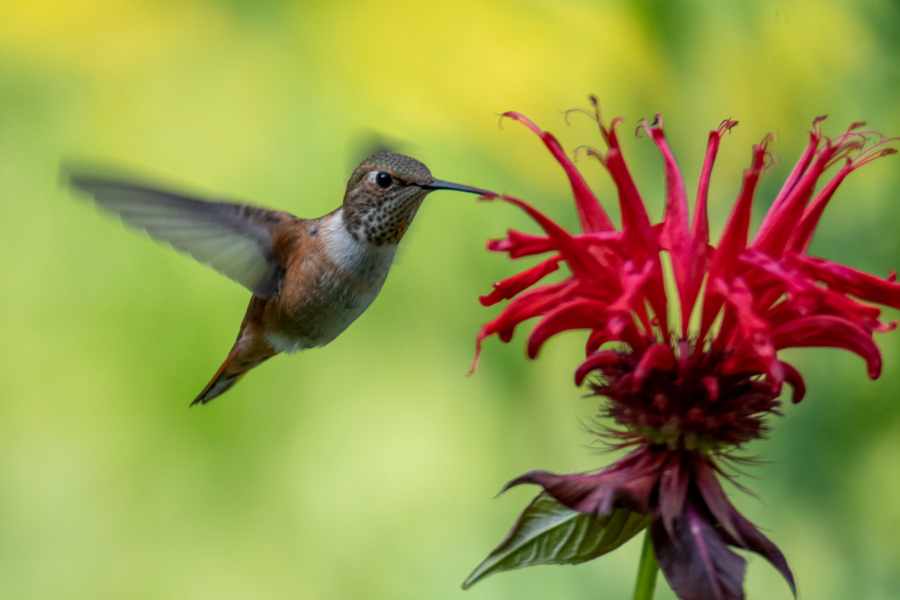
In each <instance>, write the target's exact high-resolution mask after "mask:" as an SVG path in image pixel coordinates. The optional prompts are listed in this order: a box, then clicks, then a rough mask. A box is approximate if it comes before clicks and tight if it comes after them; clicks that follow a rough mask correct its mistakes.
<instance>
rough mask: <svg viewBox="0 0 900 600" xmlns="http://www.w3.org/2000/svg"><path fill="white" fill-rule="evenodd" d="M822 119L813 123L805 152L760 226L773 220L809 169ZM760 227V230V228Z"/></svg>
mask: <svg viewBox="0 0 900 600" xmlns="http://www.w3.org/2000/svg"><path fill="white" fill-rule="evenodd" d="M823 119H825V117H817V118H816V119H815V120H814V121H813V130H812V131H810V132H809V144H807V146H806V150H804V151H803V154H802V155H801V156H800V160H798V161H797V164H796V165H794V168H793V169H792V170H791V174H790V175H789V176H788V178H787V180H786V181H785V182H784V185H783V186H782V187H781V191H780V192H778V196H776V197H775V200H774V201H773V202H772V206H771V207H769V212H768V213H766V216H765V217H764V218H763V222H762V225H766V223H767V222H768V221H770V220H772V219H773V218H775V213H776V211H777V210H778V209H779V208H780V207H781V205H782V204H783V203H784V201H785V199H786V198H787V197H788V195H790V193H791V192H792V191H793V190H794V188H795V187H796V186H797V182H798V181H800V178H801V177H802V176H803V174H804V173H805V172H806V170H807V169H808V168H809V165H810V163H811V162H812V160H813V158H814V157H815V155H816V149H817V148H818V147H819V142H820V141H822V131H821V128H820V127H819V123H820V122H821V121H822V120H823ZM762 225H761V226H760V228H762Z"/></svg>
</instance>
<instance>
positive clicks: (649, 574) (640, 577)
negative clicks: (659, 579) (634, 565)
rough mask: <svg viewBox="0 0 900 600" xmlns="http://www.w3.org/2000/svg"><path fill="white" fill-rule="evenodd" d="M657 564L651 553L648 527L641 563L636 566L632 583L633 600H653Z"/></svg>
mask: <svg viewBox="0 0 900 600" xmlns="http://www.w3.org/2000/svg"><path fill="white" fill-rule="evenodd" d="M657 571H659V564H658V563H657V562H656V555H655V554H653V541H652V540H651V539H650V527H647V529H646V532H645V533H644V548H643V550H641V564H640V565H639V566H638V574H637V583H635V584H634V600H653V592H654V591H655V590H656V573H657Z"/></svg>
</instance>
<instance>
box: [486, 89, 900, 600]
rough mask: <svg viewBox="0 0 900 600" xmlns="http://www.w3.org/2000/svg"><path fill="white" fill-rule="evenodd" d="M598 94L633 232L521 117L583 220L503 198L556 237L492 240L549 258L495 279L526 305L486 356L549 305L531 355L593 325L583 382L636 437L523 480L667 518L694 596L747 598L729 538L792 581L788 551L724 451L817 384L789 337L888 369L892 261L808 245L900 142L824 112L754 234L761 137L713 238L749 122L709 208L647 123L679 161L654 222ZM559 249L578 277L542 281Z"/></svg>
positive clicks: (579, 374) (677, 578) (654, 528)
mask: <svg viewBox="0 0 900 600" xmlns="http://www.w3.org/2000/svg"><path fill="white" fill-rule="evenodd" d="M594 106H595V110H594V112H593V113H589V114H591V116H592V117H593V118H595V119H596V121H597V123H598V124H599V125H600V131H601V133H602V135H603V138H604V140H605V142H606V145H607V147H608V150H607V152H606V153H605V154H601V153H599V152H596V151H589V154H591V155H592V156H594V157H596V158H598V159H599V160H600V162H601V163H602V164H603V165H604V166H605V167H606V169H607V171H608V172H609V174H610V176H611V177H612V179H613V182H614V183H615V185H616V188H617V190H618V195H619V205H620V208H621V214H622V228H621V230H617V229H615V228H614V226H613V225H612V223H611V221H610V220H609V218H608V217H607V215H606V213H605V211H604V210H603V208H602V207H601V205H600V203H599V202H598V201H597V199H596V197H595V196H594V194H593V193H592V192H591V190H590V188H589V187H588V186H587V184H586V183H585V181H584V179H583V178H582V177H581V175H580V173H579V172H578V170H577V169H576V168H575V166H574V164H573V163H572V162H571V161H570V160H569V158H568V157H567V156H566V155H565V153H564V152H563V150H562V147H561V146H560V144H559V142H557V140H556V139H555V138H554V137H553V136H552V135H551V134H549V133H546V132H544V131H542V130H541V129H539V128H538V127H537V126H536V125H535V124H534V123H532V122H531V121H529V120H528V119H527V118H525V117H524V116H522V115H520V114H518V113H514V112H510V113H506V114H505V116H506V117H510V118H512V119H515V120H516V121H519V122H521V123H523V124H525V125H526V126H527V127H528V128H530V129H531V130H532V131H534V132H535V133H536V134H537V135H539V136H540V137H541V139H542V140H543V142H544V144H545V145H546V146H547V148H548V149H549V150H550V151H551V153H552V154H553V156H554V157H555V158H556V159H557V161H559V163H560V164H561V165H562V167H563V168H564V170H565V172H566V174H567V176H568V178H569V181H570V183H571V186H572V191H573V194H574V196H575V205H576V209H577V211H578V217H579V222H580V224H581V232H580V233H574V234H573V233H570V232H568V231H566V230H564V229H563V228H562V227H560V226H559V225H557V224H556V223H554V222H553V221H551V220H550V219H548V218H547V217H546V216H545V215H543V214H542V213H541V212H539V211H537V210H536V209H534V208H533V207H531V206H529V205H528V204H526V203H525V202H523V201H521V200H519V199H516V198H513V197H509V196H497V197H496V198H498V199H501V200H504V201H506V202H509V203H511V204H514V205H516V206H518V207H520V208H522V209H523V210H525V211H526V212H527V213H528V214H529V215H530V216H531V217H532V218H533V219H534V220H535V221H537V223H538V225H540V227H541V229H542V230H543V234H541V235H533V234H526V233H521V232H518V231H512V230H510V231H509V233H508V235H507V237H506V238H504V239H501V240H494V241H491V242H489V244H488V248H489V249H490V250H493V251H497V252H506V253H509V255H510V257H512V258H519V257H523V256H531V255H537V254H545V253H551V256H550V257H549V258H547V259H545V260H544V261H542V262H540V263H538V264H537V265H536V266H534V267H531V268H529V269H527V270H525V271H523V272H522V273H519V274H517V275H514V276H513V277H510V278H508V279H506V280H504V281H501V282H499V283H496V284H494V291H493V292H491V293H490V294H489V295H487V296H483V297H482V298H481V302H482V304H484V305H485V306H489V305H491V304H495V303H497V302H500V301H501V300H507V299H508V300H510V302H509V304H508V305H507V306H506V307H505V308H504V309H503V311H502V312H501V313H500V315H499V316H498V317H497V318H495V319H494V320H492V321H490V322H489V323H487V324H485V325H484V326H483V327H482V328H481V331H480V332H479V334H478V338H477V346H478V348H477V353H476V359H475V362H476V363H477V360H478V355H479V354H480V352H481V343H482V341H483V340H484V339H485V338H487V337H489V336H492V335H495V334H496V335H498V336H499V337H500V339H501V340H503V341H509V340H510V339H511V338H512V335H513V331H514V330H515V327H516V326H517V325H518V324H519V323H521V322H523V321H525V320H528V319H531V318H533V317H539V318H540V320H539V321H538V322H537V325H536V326H535V327H534V329H533V330H532V332H531V335H530V336H529V339H528V355H529V356H530V357H531V358H534V357H535V356H536V355H537V353H538V350H539V349H540V347H541V345H542V344H543V343H544V342H545V341H546V340H547V339H548V338H549V337H551V336H552V335H554V334H556V333H559V332H561V331H565V330H569V329H587V330H588V331H589V332H590V334H589V337H588V341H587V348H586V354H587V357H586V360H585V361H584V362H583V363H582V364H581V365H580V366H579V367H578V368H577V370H576V372H575V382H576V384H577V385H581V384H582V383H583V381H584V380H585V379H586V378H587V377H589V376H590V382H591V386H592V389H593V390H594V392H595V393H596V394H598V395H601V396H604V397H606V398H608V404H607V405H606V407H605V409H604V414H605V416H608V417H611V418H612V420H613V421H614V422H615V423H616V426H615V427H613V428H611V429H609V430H607V431H604V432H603V433H604V434H605V435H607V436H608V437H610V438H612V440H613V442H614V443H615V444H616V445H619V446H621V447H630V448H631V451H630V452H629V453H628V454H627V455H626V456H625V457H623V458H622V459H620V460H619V461H617V462H616V463H614V464H613V465H611V466H609V467H607V468H606V469H605V470H603V471H602V472H600V473H597V474H590V475H589V474H573V475H555V474H552V473H548V472H545V471H532V472H530V473H526V474H525V475H523V476H521V477H519V478H518V479H516V480H514V481H512V482H511V483H510V484H509V485H510V486H512V485H518V484H521V483H534V484H538V485H541V486H542V487H543V488H544V489H545V490H547V492H549V493H550V494H551V495H553V496H554V497H555V498H556V499H557V500H558V501H560V502H562V503H563V504H565V505H567V506H569V507H570V508H573V509H576V510H579V511H581V512H594V513H597V514H601V515H603V514H609V513H610V512H611V511H612V510H614V509H617V508H627V509H630V510H634V511H637V512H641V513H644V514H648V515H651V516H652V520H651V525H650V528H651V530H650V531H651V536H652V540H653V544H654V550H655V553H656V557H657V559H658V561H659V563H660V566H661V568H662V570H663V572H664V573H665V575H666V578H667V579H668V581H669V584H670V585H671V586H672V589H673V590H674V591H675V593H676V594H677V595H678V596H679V597H680V598H683V599H685V600H695V599H715V600H731V599H737V598H743V597H744V594H743V583H742V582H743V571H744V559H743V558H741V557H740V556H739V555H737V554H735V553H734V552H733V551H732V550H730V549H729V546H733V547H738V548H744V549H747V550H752V551H754V552H757V553H758V554H760V555H762V556H764V557H765V558H766V559H768V560H769V561H770V562H771V563H772V564H773V565H774V566H775V567H776V568H778V569H779V570H780V571H781V573H782V574H783V575H784V576H785V578H786V579H787V580H788V582H789V583H790V585H791V588H792V590H793V589H794V582H793V576H792V574H791V571H790V569H789V568H788V565H787V561H786V560H785V558H784V556H783V555H782V553H781V552H780V551H779V550H778V548H777V547H776V546H775V545H774V544H772V542H770V541H769V540H768V539H767V538H766V537H765V536H764V535H763V534H762V533H760V531H759V530H758V529H757V528H756V527H755V526H754V525H753V524H752V523H750V522H749V521H748V520H747V519H745V518H744V517H743V516H742V515H741V514H740V513H738V512H737V510H736V509H735V508H734V506H732V504H731V503H730V502H729V500H728V497H727V495H726V494H725V491H724V490H723V489H722V486H721V483H720V481H719V477H718V475H722V474H723V473H722V471H721V469H720V466H719V465H720V463H721V461H722V460H724V459H727V458H728V452H730V451H732V450H734V449H735V448H738V447H740V446H741V445H742V444H744V443H746V442H748V441H750V440H752V439H755V438H759V437H761V436H762V434H763V433H764V432H765V422H764V421H765V417H766V416H767V415H768V414H770V413H773V412H777V409H778V407H779V400H778V397H779V396H780V394H781V388H782V385H783V383H784V382H787V383H788V384H790V385H791V387H792V388H793V401H794V402H799V401H800V400H801V399H802V397H803V395H804V393H805V386H804V382H803V378H802V377H801V376H800V373H798V372H797V370H796V369H795V368H794V367H792V366H791V365H789V364H788V363H786V362H784V361H782V360H779V358H778V351H779V350H781V349H783V348H790V347H798V346H826V347H836V348H845V349H847V350H850V351H852V352H855V353H856V354H858V355H859V356H861V357H862V358H863V359H864V360H865V361H866V364H867V367H868V374H869V376H870V377H871V378H873V379H874V378H877V377H878V376H879V374H880V372H881V354H880V352H879V350H878V347H877V346H876V344H875V342H874V341H873V339H872V335H873V333H874V332H876V331H878V332H883V331H889V330H891V329H893V328H894V327H895V326H896V323H890V324H886V323H883V322H881V321H880V320H879V315H880V310H879V308H877V307H876V306H874V304H882V305H887V306H891V307H894V308H900V285H898V284H896V283H894V279H895V275H894V273H893V272H892V273H891V276H890V277H889V278H888V279H879V278H877V277H874V276H872V275H868V274H865V273H862V272H859V271H856V270H854V269H851V268H849V267H846V266H843V265H840V264H836V263H833V262H830V261H827V260H823V259H820V258H814V257H811V256H808V255H807V254H806V251H807V248H808V247H809V243H810V240H811V238H812V235H813V232H814V230H815V228H816V225H817V223H818V220H819V218H820V216H821V215H822V211H823V209H824V208H825V206H826V205H827V204H828V202H829V200H831V198H832V196H833V195H834V193H835V191H836V189H837V188H838V186H839V185H840V184H841V182H842V181H843V180H844V179H845V178H846V176H847V175H849V174H850V173H851V172H853V171H855V170H856V169H858V168H859V167H861V166H863V165H864V164H867V163H869V162H871V161H872V160H874V159H876V158H878V157H880V156H883V155H885V154H889V153H893V152H895V150H894V149H893V148H889V147H886V146H885V144H886V142H887V141H890V140H883V139H882V138H881V137H880V136H878V135H877V134H874V133H873V132H867V131H860V129H861V127H862V126H863V125H864V124H862V123H854V124H853V125H851V126H850V128H849V129H848V130H847V132H846V133H845V134H843V135H840V136H838V137H836V138H833V139H832V138H828V137H825V136H823V135H822V133H821V129H820V122H821V120H822V118H818V119H816V120H815V121H814V122H813V130H812V131H811V132H810V142H809V145H808V146H807V148H806V150H805V151H804V153H803V155H802V156H801V157H800V160H799V161H798V163H797V165H796V166H795V167H794V169H793V171H792V172H791V174H790V176H789V177H788V180H787V181H786V182H785V184H784V187H783V188H782V189H781V192H780V193H779V194H778V196H777V198H776V199H775V201H774V202H773V203H772V206H771V208H770V210H769V211H768V213H767V214H766V216H765V218H764V220H763V222H762V224H761V226H760V228H759V230H758V231H757V232H756V234H755V236H754V237H753V238H752V239H750V237H749V226H750V215H751V203H752V199H753V195H754V191H755V189H756V185H757V182H758V181H759V177H760V175H761V173H762V171H763V169H764V166H765V164H766V157H767V148H766V145H767V143H768V140H766V141H765V142H763V143H762V144H759V145H756V146H754V147H753V158H752V162H751V166H750V168H749V169H747V170H746V171H745V172H744V179H743V186H742V188H741V191H740V193H739V195H738V198H737V201H736V202H735V205H734V209H733V210H732V213H731V216H730V218H729V219H728V223H727V225H726V227H725V230H724V232H723V234H722V238H721V240H720V241H719V244H718V246H716V247H713V246H711V245H710V243H709V226H708V223H707V214H706V205H707V191H708V189H709V181H710V175H711V172H712V167H713V163H714V161H715V157H716V153H717V151H718V147H719V142H720V140H721V138H722V136H723V134H724V133H725V132H727V131H728V130H729V129H731V128H732V127H733V126H734V125H736V124H737V123H736V122H734V121H725V122H723V123H722V124H721V125H720V126H719V128H718V129H717V130H715V131H712V132H710V134H709V143H708V146H707V151H706V159H705V161H704V164H703V170H702V174H701V177H700V183H699V186H698V193H697V200H696V203H695V207H694V215H693V219H690V218H689V216H688V203H687V194H686V192H685V187H684V182H683V180H682V177H681V173H680V171H679V169H678V166H677V164H676V162H675V158H674V156H673V155H672V152H671V151H670V149H669V146H668V144H667V142H666V139H665V135H664V133H663V128H662V123H661V121H660V120H659V119H658V118H657V120H656V121H655V122H654V123H653V124H648V123H643V130H644V131H645V132H646V133H647V134H648V135H649V136H650V138H651V139H652V140H653V142H654V143H655V144H656V146H657V147H658V149H659V151H660V153H661V154H662V158H663V163H664V166H665V178H666V206H665V214H664V218H663V221H662V223H659V224H657V225H653V224H652V223H651V222H650V219H649V217H648V215H647V212H646V209H645V207H644V203H643V201H642V199H641V197H640V195H639V193H638V190H637V187H636V186H635V183H634V181H633V180H632V178H631V175H630V174H629V171H628V168H627V166H626V164H625V161H624V159H623V157H622V152H621V149H620V146H619V141H618V139H617V136H616V131H615V126H616V124H617V122H618V119H617V120H614V121H613V122H612V124H611V125H610V126H609V127H606V126H605V125H604V124H603V123H602V121H601V119H600V114H599V110H598V109H597V107H596V102H595V103H594ZM873 139H874V140H875V142H874V143H871V144H870V140H873ZM833 165H839V168H838V170H837V172H836V173H835V174H834V175H832V176H831V177H830V179H828V181H827V183H826V184H825V185H824V186H823V187H822V188H821V189H820V190H819V191H818V192H816V185H817V183H818V182H819V179H820V178H822V176H823V174H824V173H825V171H826V170H827V169H828V168H829V167H831V166H833ZM662 253H667V255H668V257H669V260H670V261H671V270H670V273H671V274H672V277H673V279H674V282H672V283H674V286H670V288H674V289H676V290H677V296H675V297H669V296H667V294H666V286H665V276H664V269H663V260H662V258H661V256H662ZM560 263H565V265H566V266H567V267H568V269H569V271H570V273H571V274H570V275H569V276H568V277H566V278H564V279H563V280H562V281H559V282H558V283H553V284H546V285H538V283H539V282H540V281H541V280H542V279H543V278H544V277H545V276H546V275H548V274H550V273H552V272H554V271H556V270H557V269H558V268H559V265H560ZM670 302H671V303H672V305H671V306H670ZM692 315H694V317H693V321H692ZM692 322H693V323H695V325H694V328H693V329H692V328H691V326H690V325H691V323H692ZM611 342H612V343H613V344H610V343H611ZM474 367H475V363H473V369H474Z"/></svg>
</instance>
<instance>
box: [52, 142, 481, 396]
mask: <svg viewBox="0 0 900 600" xmlns="http://www.w3.org/2000/svg"><path fill="white" fill-rule="evenodd" d="M67 175H68V181H69V184H70V185H71V186H72V187H73V188H75V189H77V190H80V191H82V192H86V193H87V194H89V195H91V196H93V199H94V201H95V202H96V204H97V205H98V206H99V207H101V208H102V209H105V210H107V211H111V212H113V213H117V214H118V215H119V216H120V217H121V219H122V221H124V222H125V223H126V224H128V225H131V226H133V227H137V228H139V229H143V230H145V231H146V232H147V233H148V234H150V236H151V237H153V238H155V239H157V240H160V241H164V242H168V243H169V244H171V245H172V246H173V247H174V248H175V249H176V250H180V251H182V252H186V253H188V254H190V255H191V256H193V257H194V258H195V259H196V260H197V261H199V262H201V263H206V264H208V265H210V266H211V267H212V268H213V269H215V270H216V271H218V272H219V273H221V274H223V275H225V276H226V277H228V278H230V279H232V280H234V281H236V282H237V283H240V284H241V285H243V286H244V287H246V288H247V289H248V290H250V291H251V292H252V293H253V295H252V296H251V297H250V305H249V306H248V307H247V312H246V314H245V315H244V319H243V321H241V327H240V329H239V330H238V335H237V340H236V341H235V343H234V346H232V348H231V351H230V352H229V353H228V356H227V357H226V358H225V361H224V362H223V363H222V366H220V367H219V370H218V371H216V374H215V375H213V378H212V380H210V382H209V383H208V384H207V386H206V387H205V388H203V391H202V392H200V394H199V395H198V396H197V398H196V399H195V400H194V401H193V402H192V403H191V406H193V405H195V404H198V403H199V404H206V403H207V402H209V401H210V400H212V399H213V398H216V397H217V396H219V395H221V394H223V393H225V392H226V391H228V390H229V389H231V387H232V386H234V385H235V384H236V383H237V382H238V381H240V379H241V378H242V377H243V376H244V375H246V374H247V372H248V371H250V370H251V369H253V368H254V367H256V366H258V365H260V364H261V363H262V362H264V361H266V360H268V359H270V358H272V357H273V356H275V355H276V354H279V353H281V352H285V353H288V354H291V353H294V352H297V351H299V350H306V349H307V348H314V347H318V346H324V345H326V344H328V343H329V342H331V341H332V340H334V339H335V338H336V337H337V336H338V335H340V334H341V333H342V332H343V331H344V330H345V329H346V328H347V327H348V326H349V325H350V324H351V323H352V322H353V321H355V320H356V319H357V318H358V317H359V316H360V315H361V314H362V313H363V312H364V311H365V310H366V309H367V308H368V307H369V305H371V304H372V301H373V300H375V297H376V296H377V295H378V292H379V291H381V287H382V285H384V282H385V279H386V278H387V275H388V272H389V271H390V269H391V264H392V263H393V260H394V255H395V254H396V252H397V245H398V244H399V242H400V240H401V239H402V238H403V234H404V233H406V230H407V228H408V227H409V224H410V223H411V222H412V220H413V217H415V215H416V212H417V211H418V209H419V206H420V205H421V204H422V201H423V200H424V199H425V196H427V195H428V194H429V193H431V192H433V191H435V190H455V191H459V192H469V193H472V194H480V195H494V194H493V192H489V191H487V190H482V189H479V188H474V187H469V186H465V185H460V184H457V183H451V182H449V181H441V180H439V179H435V178H434V177H432V175H431V172H430V171H429V170H428V167H426V166H425V165H424V164H422V163H421V162H419V161H418V160H416V159H414V158H411V157H409V156H405V155H402V154H396V153H393V152H379V153H377V154H374V155H372V156H370V157H369V158H367V159H365V160H364V161H362V163H360V165H359V166H358V167H356V169H355V170H354V171H353V174H352V175H351V176H350V180H349V181H348V183H347V189H346V191H345V193H344V200H343V203H342V204H341V206H339V207H338V208H337V209H335V210H333V211H332V212H330V213H328V214H327V215H325V216H322V217H319V218H317V219H301V218H299V217H295V216H294V215H292V214H290V213H287V212H283V211H276V210H268V209H266V208H261V207H258V206H253V205H250V204H238V203H233V202H227V201H217V200H209V199H202V198H196V197H191V196H189V195H184V194H182V193H180V192H174V191H168V190H163V189H157V188H155V187H149V186H146V185H143V184H140V183H136V182H133V181H129V180H127V179H115V178H109V177H104V176H100V175H92V174H90V173H88V172H78V171H77V170H69V172H68V173H67Z"/></svg>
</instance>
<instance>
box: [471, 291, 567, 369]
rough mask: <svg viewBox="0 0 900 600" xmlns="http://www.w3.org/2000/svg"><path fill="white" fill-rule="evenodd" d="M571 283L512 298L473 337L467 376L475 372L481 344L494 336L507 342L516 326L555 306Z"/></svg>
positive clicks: (528, 292)
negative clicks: (473, 341) (472, 352)
mask: <svg viewBox="0 0 900 600" xmlns="http://www.w3.org/2000/svg"><path fill="white" fill-rule="evenodd" d="M572 284H573V281H572V279H571V278H569V279H568V280H566V281H561V282H559V283H557V284H553V285H545V286H542V287H539V288H534V289H532V290H528V291H527V292H525V293H523V294H522V295H521V296H519V297H517V298H514V299H513V300H512V301H511V302H510V303H509V304H508V305H507V306H506V308H504V309H503V312H501V313H500V314H499V315H498V316H497V317H495V318H494V319H492V320H491V321H488V322H487V323H485V324H484V325H482V326H481V329H480V330H479V332H478V335H477V336H476V337H475V358H473V359H472V366H471V368H470V369H469V374H470V375H471V374H472V373H474V372H475V369H476V367H477V366H478V359H479V358H480V357H481V342H482V341H484V339H485V338H488V337H490V336H492V335H494V334H500V335H501V339H503V340H504V341H509V339H510V338H511V337H512V332H513V330H514V329H515V327H516V325H518V324H519V323H521V322H522V321H526V320H528V319H530V318H532V317H536V316H538V315H541V314H543V313H544V312H546V311H547V310H548V309H550V307H552V306H556V305H557V304H558V303H559V302H560V300H561V299H562V298H564V297H565V295H566V293H567V291H569V289H570V288H571V287H572Z"/></svg>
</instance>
